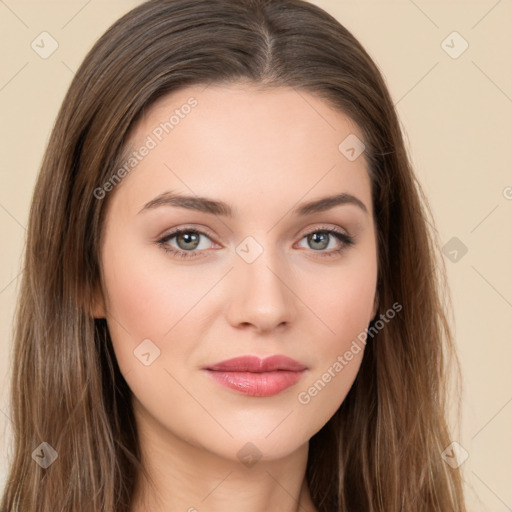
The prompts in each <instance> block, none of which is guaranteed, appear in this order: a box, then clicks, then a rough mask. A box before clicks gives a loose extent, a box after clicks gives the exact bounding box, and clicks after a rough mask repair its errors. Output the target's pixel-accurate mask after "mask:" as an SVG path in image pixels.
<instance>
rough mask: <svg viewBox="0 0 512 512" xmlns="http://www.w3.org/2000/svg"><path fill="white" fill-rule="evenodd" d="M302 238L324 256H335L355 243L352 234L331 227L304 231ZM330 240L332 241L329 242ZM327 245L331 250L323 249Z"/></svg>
mask: <svg viewBox="0 0 512 512" xmlns="http://www.w3.org/2000/svg"><path fill="white" fill-rule="evenodd" d="M304 239H305V240H306V242H307V243H308V244H309V245H310V247H311V248H312V249H313V250H314V251H315V252H319V253H320V255H321V256H325V257H332V256H336V255H338V254H340V253H341V252H342V251H344V250H346V249H348V247H350V246H351V245H353V244H354V243H355V241H354V238H353V237H352V236H350V235H348V234H346V233H343V232H341V231H338V230H337V229H333V228H320V229H315V230H314V231H310V232H309V233H306V234H305V235H304V237H303V238H302V240H304ZM331 242H333V243H332V244H331ZM336 242H337V244H336ZM329 246H331V247H330V248H331V250H330V251H324V249H327V248H328V247H329ZM332 246H334V247H332Z"/></svg>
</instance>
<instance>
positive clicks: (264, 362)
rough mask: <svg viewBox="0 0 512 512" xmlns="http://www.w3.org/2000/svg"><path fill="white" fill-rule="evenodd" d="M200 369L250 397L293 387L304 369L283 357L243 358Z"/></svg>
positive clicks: (271, 393) (226, 385)
mask: <svg viewBox="0 0 512 512" xmlns="http://www.w3.org/2000/svg"><path fill="white" fill-rule="evenodd" d="M203 370H204V371H205V372H206V373H207V374H208V375H210V377H212V378H213V379H214V380H215V381H216V382H218V383H219V384H221V385H223V386H225V387H228V388H230V389H233V390H235V391H237V392H239V393H242V394H245V395H250V396H259V397H264V396H273V395H277V394H278V393H280V392H281V391H284V390H285V389H287V388H289V387H291V386H293V385H294V384H296V383H297V382H298V381H299V380H300V379H301V377H302V375H303V373H304V372H305V371H306V370H307V367H306V366H304V365H303V364H301V363H299V362H298V361H295V360H294V359H291V358H289V357H286V356H281V355H277V356H271V357H267V358H265V359H260V358H259V357H255V356H242V357H236V358H233V359H228V360H225V361H221V362H219V363H216V364H213V365H210V366H207V367H205V368H203Z"/></svg>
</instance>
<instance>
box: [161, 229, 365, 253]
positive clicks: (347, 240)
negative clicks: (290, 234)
mask: <svg viewBox="0 0 512 512" xmlns="http://www.w3.org/2000/svg"><path fill="white" fill-rule="evenodd" d="M181 233H195V234H198V235H205V236H206V237H208V238H211V236H210V235H209V234H208V233H205V232H204V231H200V230H198V229H195V228H180V229H176V230H174V231H172V232H171V233H169V234H167V235H165V236H164V237H163V238H161V239H160V240H158V241H157V243H158V245H160V247H161V248H162V249H163V250H164V251H165V252H166V253H171V254H172V255H173V256H176V257H178V258H182V259H187V258H200V257H201V256H199V255H198V254H197V253H201V252H203V251H202V250H199V251H197V250H190V251H182V250H179V249H174V248H169V245H167V242H169V240H171V239H173V238H174V237H176V236H177V235H179V234H181ZM313 233H327V234H329V235H332V236H334V237H335V238H337V239H338V240H339V241H340V242H343V245H342V246H341V247H340V248H339V249H333V250H331V251H322V250H319V251H314V250H313V249H312V251H313V252H317V253H319V255H320V256H321V257H323V258H332V257H335V256H337V255H338V254H340V253H341V252H343V251H345V250H346V249H348V248H349V247H350V246H352V245H354V243H355V241H354V238H353V237H352V236H350V235H347V234H346V233H342V232H341V231H338V230H336V229H333V228H327V227H325V228H324V227H321V228H317V229H314V230H312V231H309V232H307V233H304V235H303V236H302V238H301V240H302V239H304V238H306V237H307V236H309V235H312V234H313Z"/></svg>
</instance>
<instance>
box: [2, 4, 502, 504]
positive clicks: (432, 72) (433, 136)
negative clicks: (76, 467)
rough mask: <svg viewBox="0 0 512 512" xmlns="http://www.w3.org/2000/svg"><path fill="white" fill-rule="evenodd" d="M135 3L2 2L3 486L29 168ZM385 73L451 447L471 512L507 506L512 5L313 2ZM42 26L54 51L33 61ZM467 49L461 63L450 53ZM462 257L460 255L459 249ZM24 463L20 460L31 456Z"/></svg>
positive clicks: (32, 172) (31, 175)
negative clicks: (454, 445) (412, 171)
mask: <svg viewBox="0 0 512 512" xmlns="http://www.w3.org/2000/svg"><path fill="white" fill-rule="evenodd" d="M138 3H140V2H138V1H136V0H129V1H128V0H124V1H100V0H89V1H86V0H67V1H45V2H36V1H27V0H0V40H1V46H0V48H1V52H2V53H1V60H2V65H1V67H0V108H1V112H2V122H1V124H0V147H1V149H0V154H1V165H0V230H1V238H2V252H1V265H0V315H1V316H0V356H1V357H0V453H2V456H0V489H2V488H3V485H4V482H5V477H6V467H7V466H6V461H5V459H6V458H7V456H8V453H9V449H10V421H9V419H8V415H9V410H8V405H7V393H8V385H9V383H8V376H9V371H10V359H9V356H10V350H11V346H12V345H11V334H10V333H11V322H12V316H13V310H14V304H15V299H16V293H17V289H18V286H19V272H20V258H21V255H22V251H23V244H24V237H25V226H26V224H27V217H28V209H29V204H30V198H31V194H32V189H33V186H34V181H35V177H36V173H37V170H38V167H39V164H40V161H41V157H42V154H43V150H44V147H45V144H46V142H47V140H48V136H49V133H50V130H51V127H52V124H53V121H54V119H55V116H56V114H57V111H58V108H59V106H60V103H61V101H62V99H63V96H64V94H65V91H66V89H67V87H68V85H69V83H70V81H71V78H72V76H73V70H76V69H77V67H78V65H79V64H80V62H81V61H82V59H83V57H84V56H85V54H86V52H87V51H88V50H89V48H90V47H91V46H92V44H93V42H94V41H95V40H96V39H97V38H98V37H99V36H100V35H101V34H102V33H103V32H104V31H105V29H106V28H107V27H108V26H109V25H110V24H111V23H112V22H113V21H114V20H116V19H117V18H118V17H119V16H120V15H122V14H123V13H125V12H127V11H128V10H129V9H130V8H131V7H133V6H135V5H137V4H138ZM314 3H316V4H317V5H320V6H321V7H323V8H324V9H326V10H327V11H328V12H330V13H331V14H333V15H334V16H335V17H336V18H337V19H338V20H340V22H341V23H342V24H344V25H345V26H346V27H347V28H348V29H349V30H350V31H351V32H352V33H353V34H354V35H355V36H356V37H357V38H358V39H359V40H360V41H361V43H362V44H363V45H364V46H365V48H366V49H367V51H368V52H369V53H370V55H371V56H372V57H373V58H374V60H375V61H376V63H377V65H378V66H379V68H380V69H381V70H382V72H383V74H384V76H385V79H386V81H387V83H388V86H389V89H390V92H391V95H392V97H393V98H394V101H395V104H396V105H397V110H398V113H399V116H400V119H401V122H402V125H403V130H404V133H405V136H406V140H407V141H408V145H409V151H410V153H411V156H412V159H413V162H414V164H415V166H416V170H417V173H418V176H419V178H420V181H421V182H422V184H423V186H424V189H425V192H426V193H427V195H428V197H429V200H430V204H431V207H432V210H433V213H434V216H435V220H436V223H437V228H438V232H439V237H440V241H441V245H443V246H444V244H446V243H447V242H448V241H449V240H450V239H451V238H452V237H457V238H458V239H459V240H460V241H461V242H462V243H463V244H464V245H465V246H466V247H467V249H468V252H467V253H466V254H465V255H463V256H462V257H460V256H459V259H458V261H456V262H453V261H450V259H448V258H446V265H447V268H448V277H449V284H450V287H451V291H452V297H453V303H454V326H455V334H456V342H457V347H458V351H459V355H460V358H461V362H462V367H463V368H462V369H463V374H464V396H463V423H462V430H461V435H460V438H458V439H455V440H457V441H458V442H459V443H460V444H461V445H462V446H463V447H464V448H465V450H467V452H468V453H469V458H468V459H467V460H466V461H465V462H464V463H463V465H462V466H461V467H462V468H463V471H464V475H465V478H466V479H467V486H466V489H467V493H466V494H467V500H468V504H469V510H471V511H484V510H485V511H500V512H501V511H503V512H505V511H511V510H512V485H510V484H511V483H512V482H511V480H510V477H511V475H512V440H511V432H512V428H511V427H512V372H511V371H510V359H511V357H512V339H511V338H512V336H511V330H510V324H511V321H512V272H511V271H510V263H511V261H512V236H511V234H512V229H511V227H512V223H511V220H512V172H511V169H512V166H511V162H512V158H511V156H512V155H511V153H512V151H511V147H512V59H510V55H511V50H512V30H511V28H512V27H510V20H512V3H511V2H510V0H499V1H496V0H489V1H478V2H476V1H473V2H469V1H468V2H455V1H445V2H439V1H426V0H422V1H420V0H417V1H414V2H413V1H412V0H401V1H373V2H370V1H357V2H355V1H341V0H318V1H316V2H314ZM43 31H47V32H49V33H50V34H51V35H52V37H53V38H55V40H56V41H57V42H58V45H59V46H58V49H57V50H56V51H55V53H53V54H52V55H51V56H50V57H49V58H47V59H42V58H41V57H40V56H39V55H38V54H37V53H36V52H35V51H34V50H33V49H32V48H31V42H32V41H33V40H34V39H36V38H37V37H38V36H39V34H40V33H41V32H43ZM454 31H457V32H458V33H459V34H460V36H462V38H463V40H465V41H467V43H468V44H469V47H468V48H467V50H466V51H465V52H464V53H462V54H461V55H460V56H458V58H452V57H451V56H450V55H449V54H448V53H447V52H446V51H445V49H444V48H446V45H448V46H451V47H452V48H451V49H450V48H446V49H447V51H449V52H452V53H453V52H457V51H459V50H460V49H462V48H463V46H462V45H463V44H464V41H463V40H462V39H460V38H457V36H453V35H451V36H450V37H449V38H448V39H447V41H446V43H445V44H444V45H442V42H443V41H444V40H445V39H446V38H447V37H448V36H449V35H450V34H451V33H452V32H454ZM459 254H460V253H459ZM28 456H29V455H28Z"/></svg>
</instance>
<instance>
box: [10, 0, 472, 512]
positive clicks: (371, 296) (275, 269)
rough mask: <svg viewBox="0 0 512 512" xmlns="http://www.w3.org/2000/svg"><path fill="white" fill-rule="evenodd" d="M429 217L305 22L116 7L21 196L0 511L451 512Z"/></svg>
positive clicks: (370, 107)
mask: <svg viewBox="0 0 512 512" xmlns="http://www.w3.org/2000/svg"><path fill="white" fill-rule="evenodd" d="M422 199H423V201H422ZM427 211H428V207H427V206H426V201H425V200H424V198H423V197H422V192H421V187H420V186H419V184H418V182H417V181H416V178H415V176H414V173H413V170H412V168H411V164H410V162H409V160H408V156H407V153H406V150H405V147H404V143H403V139H402V135H401V132H400V126H399V121H398V119H397V115H396V112H395V110H394V107H393V103H392V100H391V98H390V95H389V93H388V91H387V89H386V86H385V83H384V80H383V78H382V76H381V74H380V72H379V71H378V69H377V67H376V65H375V64H374V63H373V61H372V60H371V58H370V57H369V56H368V54H367V53H366V52H365V50H364V49H363V48H362V47H361V45H360V44H359V43H358V42H357V40H356V39H355V38H354V37H353V36H352V35H351V34H350V33H349V32H348V31H347V30H346V29H345V28H344V27H343V26H341V25H340V24H339V22H338V21H336V20H335V19H334V18H332V17H331V16H330V15H328V14H327V13H325V12H324V11H323V10H322V9H320V8H318V7H315V6H314V5H311V4H308V3H306V2H303V1H301V0H271V1H269V0H243V1H239V0H238V1H234V0H152V1H149V2H146V3H144V4H142V5H141V6H139V7H137V8H135V9H134V10H132V11H131V12H129V13H128V14H127V15H125V16H124V17H123V18H121V19H120V20H119V21H118V22H116V23H115V24H114V25H113V26H112V27H111V28H110V29H109V30H108V31H107V32H106V33H105V34H104V35H103V36H102V37H101V38H100V40H99V41H98V42H97V43H96V45H95V46H94V47H93V49H92V50H91V51H90V52H89V54H88V55H87V57H86V58H85V61H84V63H83V64H82V66H81V67H80V69H79V70H78V72H77V73H76V76H75V78H74V80H73V82H72V84H71V86H70V89H69V91H68V93H67V95H66V97H65V99H64V102H63V105H62V108H61V111H60V113H59V115H58V118H57V120H56V124H55V127H54V130H53V132H52V135H51V138H50V141H49V145H48V148H47V151H46V154H45V157H44V161H43V165H42V169H41V172H40V175H39V178H38V181H37V184H36V188H35V193H34V198H33V203H32V208H31V213H30V222H29V229H28V239H27V249H26V250H27V252H26V261H25V270H24V274H23V283H22V290H21V296H20V299H19V308H18V313H17V324H16V337H15V346H14V348H15V350H14V355H13V357H14V363H15V364H14V365H13V367H14V372H13V380H12V404H11V407H12V417H13V422H14V435H15V451H14V457H13V460H12V462H11V469H10V474H9V478H8V482H7V486H6V489H5V492H4V495H3V501H2V511H3V512H21V511H23V512H24V511H27V510H36V509H37V510H39V511H73V512H82V511H84V512H85V511H88V512H89V511H91V510H95V511H96V510H97V511H116V512H121V511H123V512H124V511H126V512H128V511H129V512H141V511H143V510H151V511H155V512H160V511H164V510H165V511H168V510H189V511H194V510H199V511H201V510H212V511H213V510H230V509H235V508H236V509H237V510H239V509H243V510H244V511H249V512H253V511H254V512H256V511H261V510H280V511H285V512H288V511H296V510H307V511H311V512H313V511H318V512H332V511H339V512H341V511H360V510H365V511H369V512H390V511H397V512H398V511H399V510H400V511H403V510H407V511H409V510H414V511H417V512H421V511H424V512H427V511H428V512H432V511H442V512H448V511H454V512H455V511H458V512H460V511H463V510H465V507H464V500H463V494H462V484H461V475H460V473H459V469H458V468H456V467H455V468H454V467H452V466H451V465H448V464H447V463H446V462H445V461H444V460H443V457H442V455H441V454H442V453H443V452H444V450H445V449H446V448H447V447H449V446H450V444H451V442H452V439H451V438H450V435H449V432H448V428H447V424H446V396H445V394H446V383H447V374H446V369H447V368H446V365H445V362H446V358H447V356H449V355H453V356H455V354H453V344H452V337H451V333H450V329H449V326H448V322H447V319H446V317H445V313H444V307H445V306H444V304H443V303H442V295H441V285H442V284H444V269H443V267H441V268H438V267H436V256H437V254H438V247H437V241H436V239H435V237H434V236H433V235H432V234H431V233H430V232H429V231H428V229H427V224H428V220H427V213H426V212H427ZM440 261H442V260H440ZM441 265H442V263H441ZM453 361H454V362H456V357H454V359H453ZM27 454H30V455H31V456H30V457H28V455H27Z"/></svg>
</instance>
